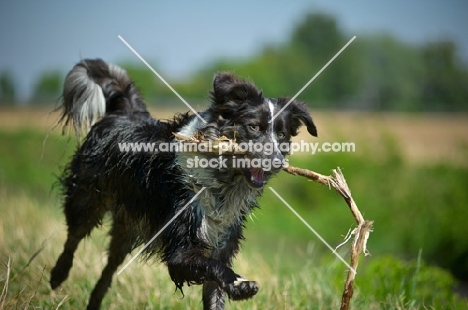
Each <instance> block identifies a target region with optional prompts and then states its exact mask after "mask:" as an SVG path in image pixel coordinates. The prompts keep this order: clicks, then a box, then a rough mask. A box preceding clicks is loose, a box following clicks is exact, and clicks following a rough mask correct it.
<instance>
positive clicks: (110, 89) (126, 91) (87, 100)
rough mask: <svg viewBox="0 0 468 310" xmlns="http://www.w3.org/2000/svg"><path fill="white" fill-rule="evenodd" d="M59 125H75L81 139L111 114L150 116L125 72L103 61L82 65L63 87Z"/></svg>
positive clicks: (73, 70)
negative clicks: (137, 113) (143, 113)
mask: <svg viewBox="0 0 468 310" xmlns="http://www.w3.org/2000/svg"><path fill="white" fill-rule="evenodd" d="M62 97H63V101H62V106H61V108H62V115H61V118H60V120H59V123H61V124H63V125H64V128H65V127H67V125H71V124H73V126H74V128H75V132H76V134H77V135H78V136H81V135H86V134H87V133H88V131H89V130H90V128H91V126H93V125H94V124H95V123H96V122H98V121H99V120H100V119H101V118H103V117H104V116H105V115H108V114H126V113H132V112H146V106H145V103H144V102H143V99H142V98H141V96H140V93H139V91H138V89H137V88H136V87H135V85H134V84H133V81H132V80H131V79H130V77H129V76H128V74H127V72H126V71H125V70H123V69H122V68H120V67H118V66H116V65H113V64H109V63H106V62H105V61H103V60H101V59H85V60H82V61H80V62H79V63H78V64H77V65H75V66H74V67H73V69H72V70H71V71H70V72H69V73H68V75H67V77H66V78H65V83H64V85H63V94H62Z"/></svg>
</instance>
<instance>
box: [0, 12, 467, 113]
mask: <svg viewBox="0 0 468 310" xmlns="http://www.w3.org/2000/svg"><path fill="white" fill-rule="evenodd" d="M350 39H351V36H350V35H349V34H347V33H345V32H344V31H343V30H342V29H341V28H340V25H339V24H338V22H337V20H336V19H335V17H333V16H331V15H328V14H323V13H310V14H307V15H305V16H304V18H303V19H302V20H300V21H299V23H298V24H297V26H296V27H295V28H294V29H293V31H292V32H291V34H290V36H289V37H288V39H287V40H286V41H285V42H283V43H278V44H266V45H265V46H263V48H262V49H261V51H260V52H258V53H256V54H255V55H253V56H251V57H250V58H247V59H235V58H234V59H233V58H219V59H215V60H213V61H211V62H209V63H207V64H204V65H203V66H201V67H200V68H199V69H198V70H196V71H195V73H194V74H192V75H191V76H190V77H189V78H187V79H184V81H177V80H176V81H171V82H170V83H171V85H172V86H173V87H174V88H175V89H176V90H177V91H178V92H179V93H180V94H181V95H182V96H184V97H186V98H189V99H200V100H205V99H206V98H207V97H208V95H209V94H208V90H209V89H210V87H211V81H212V78H213V76H214V74H215V72H218V71H231V72H234V73H236V74H238V75H239V76H241V77H243V78H247V79H250V80H252V81H254V82H255V84H256V85H257V86H258V87H259V88H261V89H263V91H264V93H265V94H266V95H268V96H271V97H278V96H283V97H292V96H294V95H295V94H296V93H297V92H298V91H299V90H300V89H301V88H302V87H303V86H304V85H305V84H306V83H307V82H308V81H309V80H310V79H311V78H312V77H313V76H314V75H315V74H316V73H317V72H318V71H319V70H320V69H321V68H322V67H323V66H324V65H325V64H326V63H327V62H328V61H329V60H330V59H331V58H332V57H333V56H334V55H335V54H336V53H337V52H338V51H339V50H340V49H341V48H342V47H343V46H344V45H345V44H346V43H347V42H348V41H349V40H350ZM121 65H122V66H123V67H124V68H125V69H127V71H128V73H129V74H130V76H131V77H132V78H133V79H134V80H135V81H136V84H137V85H138V86H139V87H140V90H141V92H142V93H143V95H144V96H145V98H146V99H147V101H148V102H149V103H151V102H153V101H156V100H158V104H160V103H159V102H161V100H162V102H164V101H165V100H164V99H170V100H173V99H174V95H173V94H172V93H171V91H170V90H169V89H167V87H166V86H165V85H164V84H162V83H161V82H160V81H159V80H158V79H157V77H156V76H154V75H153V73H152V72H151V71H149V70H148V69H147V68H146V67H144V66H142V65H140V64H135V62H133V63H122V64H121ZM63 78H64V74H63V73H61V72H60V71H49V72H44V74H42V75H41V76H40V77H39V79H38V81H37V83H36V85H35V88H34V92H33V95H32V98H31V101H32V102H50V101H51V100H52V102H55V101H56V99H57V98H58V96H59V94H60V89H61V86H62V83H63ZM13 81H14V80H13V77H12V75H11V74H10V73H8V72H3V73H2V74H0V102H14V100H15V95H16V93H15V84H14V82H13ZM467 84H468V66H467V64H466V63H465V62H464V61H462V59H461V58H460V57H459V55H458V50H457V45H456V44H455V43H454V42H453V41H450V40H439V41H433V42H426V43H424V44H411V43H406V42H402V41H401V40H398V39H397V38H395V37H393V36H392V35H389V34H374V35H358V37H357V39H356V40H355V41H354V42H353V43H352V44H351V45H350V46H349V47H348V48H347V49H346V50H344V51H343V52H342V53H341V54H340V55H339V56H338V57H337V58H336V59H335V60H334V61H333V62H332V63H331V64H330V65H329V66H328V67H327V68H326V69H325V70H324V71H323V72H322V73H321V74H320V75H319V76H318V77H317V78H316V79H315V80H314V81H313V83H312V84H311V85H310V86H309V87H307V88H306V89H305V90H304V91H303V92H302V93H301V94H300V96H299V97H298V99H299V100H302V101H305V102H306V103H307V104H308V105H309V106H310V107H311V108H331V109H359V110H382V111H444V112H455V111H468V102H467V101H468V87H467ZM168 101H169V100H168Z"/></svg>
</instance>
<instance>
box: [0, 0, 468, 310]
mask: <svg viewBox="0 0 468 310" xmlns="http://www.w3.org/2000/svg"><path fill="white" fill-rule="evenodd" d="M467 12H468V2H466V1H463V0H452V1H449V2H444V1H441V0H435V1H423V0H415V1H411V2H408V1H401V0H396V1H391V2H385V3H377V2H375V1H370V0H362V1H353V2H351V3H350V2H346V3H343V2H342V1H336V0H329V1H325V0H318V1H289V2H285V1H256V2H249V1H231V2H228V3H221V2H219V1H203V2H170V1H158V2H157V3H156V2H153V1H138V2H133V3H129V2H123V1H101V2H94V1H88V0H86V1H80V2H55V1H21V2H11V3H6V2H2V3H1V4H0V42H1V44H0V195H1V196H0V209H1V210H2V212H1V213H2V216H0V223H1V226H0V288H1V287H3V293H2V294H1V295H0V308H2V307H5V308H14V307H23V306H24V307H29V306H34V307H37V306H42V307H46V308H50V307H54V308H56V307H62V308H65V309H73V308H76V307H78V308H81V307H83V306H84V304H85V302H86V299H87V298H88V297H87V296H88V295H89V289H90V287H91V286H92V285H93V284H94V281H95V280H94V279H95V278H96V277H97V275H98V274H99V272H100V270H101V269H102V266H103V264H104V263H105V255H104V251H105V247H106V245H107V243H106V239H105V232H102V233H97V234H93V238H92V239H91V240H92V241H86V242H87V243H86V244H85V245H82V246H81V247H80V251H81V252H79V253H77V261H78V263H76V264H75V265H76V266H75V268H77V269H78V270H79V271H75V272H76V273H74V272H73V270H72V275H71V279H73V280H72V281H69V282H71V283H67V284H64V286H63V287H62V289H61V290H60V291H59V292H51V291H50V289H49V287H48V284H47V281H48V277H49V272H50V269H51V267H52V264H53V263H54V262H55V259H56V258H57V256H58V254H59V253H60V250H61V247H62V244H63V240H64V238H65V232H66V227H65V225H64V218H63V215H62V214H61V209H60V203H61V198H60V188H59V187H58V186H55V185H56V183H57V177H58V176H59V175H60V171H61V169H62V168H63V166H64V165H65V164H66V163H67V161H68V160H69V158H70V156H71V154H72V153H73V151H74V149H75V147H76V143H75V141H74V140H73V137H72V136H71V135H65V136H62V135H61V129H60V128H56V127H54V126H55V124H56V121H57V119H58V115H57V113H56V112H54V108H55V107H56V106H57V104H58V103H59V97H60V93H61V88H62V83H63V80H64V77H65V75H66V73H67V72H68V70H70V69H71V68H72V67H73V65H74V64H76V63H77V62H78V61H79V60H80V59H83V58H102V59H104V60H106V61H108V62H113V63H116V64H118V65H120V66H122V67H123V68H125V69H126V70H127V72H128V73H129V74H130V76H131V77H132V78H133V79H134V81H135V83H136V85H137V86H138V87H139V88H140V90H141V92H142V94H143V95H144V98H145V99H146V102H147V104H148V106H149V108H150V110H151V112H152V114H153V116H154V117H157V118H169V117H170V116H171V115H172V114H174V113H175V112H185V111H187V110H188V108H187V107H186V106H185V105H184V104H183V103H182V102H181V101H180V100H178V98H177V97H176V96H175V95H174V94H173V93H172V92H171V91H170V90H169V89H168V88H167V87H166V86H165V85H164V84H163V83H162V82H161V81H160V80H159V79H158V78H157V77H156V76H155V75H154V74H153V73H152V72H151V71H150V70H149V69H148V68H147V67H146V66H145V65H144V64H143V63H142V62H141V61H140V60H139V59H138V58H137V57H136V56H135V55H134V54H133V53H132V52H131V51H130V50H129V49H128V48H127V47H126V46H125V45H124V44H123V43H122V41H121V40H119V38H118V35H121V36H122V37H123V38H124V39H125V40H126V41H127V42H128V43H129V44H130V45H132V46H133V48H135V50H136V51H137V52H138V53H139V54H140V55H141V56H142V57H143V58H145V59H146V61H148V62H149V63H150V64H151V65H152V67H153V68H155V69H156V71H158V72H159V73H160V74H161V75H162V76H163V77H164V78H165V79H166V80H167V81H168V82H169V83H170V84H171V85H172V86H173V88H174V89H176V90H177V91H178V92H179V93H180V94H181V95H182V96H183V97H184V98H185V99H186V100H187V101H188V102H189V103H190V104H191V105H192V106H193V107H194V108H195V109H196V110H203V109H205V108H206V107H207V106H208V104H209V102H208V100H207V98H208V95H209V90H210V87H211V83H212V79H213V76H214V74H215V73H216V72H218V71H220V70H225V71H231V72H234V73H236V74H237V75H239V76H241V77H243V78H245V79H248V80H251V81H253V82H254V83H255V84H256V85H257V86H258V87H259V88H261V89H262V90H263V92H264V94H265V95H266V96H268V97H278V96H281V97H292V96H294V95H295V94H296V93H297V92H298V91H299V90H300V89H301V88H302V87H303V86H304V85H305V84H306V83H307V82H308V81H309V80H310V79H311V78H312V77H313V76H314V75H315V74H316V73H317V72H318V71H319V70H320V69H321V68H322V67H323V66H324V65H325V64H326V63H327V62H328V61H329V60H330V59H331V58H332V57H333V56H334V55H335V54H336V53H337V52H338V51H339V50H340V49H341V48H342V47H343V46H344V45H345V44H346V43H347V42H348V41H349V40H350V39H351V38H352V37H353V36H356V37H357V38H356V39H355V40H354V41H353V42H352V43H351V44H350V45H349V46H348V48H347V49H345V50H344V51H343V52H342V53H341V54H340V55H339V57H337V59H336V60H335V61H333V62H332V63H331V64H330V65H329V66H328V67H327V68H326V69H325V70H324V71H323V72H322V73H321V74H320V75H319V76H318V77H317V79H316V80H314V81H313V82H312V84H311V85H310V86H309V87H308V88H306V89H305V90H304V91H303V92H302V93H301V94H300V96H299V97H298V99H299V100H301V101H304V102H306V103H307V105H308V107H309V109H310V111H311V113H312V115H313V117H314V121H315V123H316V124H317V127H318V130H319V139H318V140H317V139H312V138H311V137H308V136H307V135H306V133H301V134H300V135H299V137H297V139H303V140H307V141H308V142H332V143H333V142H354V143H355V145H356V152H353V153H319V154H315V155H310V154H297V155H293V156H291V157H290V163H291V164H292V165H294V166H299V167H303V168H307V169H311V170H314V171H317V172H320V173H323V174H329V173H330V172H331V169H334V168H336V167H337V166H339V167H341V168H342V169H343V172H344V174H345V176H346V178H347V180H348V184H349V185H350V188H351V190H352V191H353V195H354V198H355V200H356V202H357V204H358V206H359V207H360V209H361V211H362V213H363V214H364V217H365V218H366V219H369V220H374V221H375V224H374V226H375V227H374V232H373V233H372V234H371V236H370V239H369V242H368V250H369V251H370V253H371V256H367V257H366V258H364V259H362V262H361V265H360V267H359V269H358V275H357V277H356V294H355V295H356V296H355V298H354V300H353V303H354V306H355V307H357V308H366V309H381V308H389V309H390V308H392V309H393V308H399V309H419V308H421V307H427V308H431V307H433V308H436V309H441V308H444V309H465V308H466V307H467V305H468V302H467V299H466V298H467V296H468V238H467V235H468V230H467V223H468V210H467V208H466V205H467V204H468V190H467V188H468V114H467V112H468V35H467V32H466V30H467V29H468V19H467V18H466V14H467ZM271 186H272V187H273V188H275V189H276V190H277V191H278V193H279V194H280V195H282V196H283V197H284V198H285V200H286V201H288V202H289V204H290V205H291V206H292V207H294V208H295V209H296V210H297V211H298V212H299V213H300V214H301V215H302V216H303V217H304V218H305V219H306V220H307V221H308V222H309V224H310V225H311V226H312V227H314V228H315V229H316V230H317V231H318V232H319V233H320V234H322V236H323V237H324V238H325V239H326V240H327V241H328V242H329V243H330V244H331V245H332V246H336V245H338V244H340V243H341V242H342V241H343V237H344V235H346V233H347V232H348V230H349V229H352V228H353V227H354V225H355V223H354V221H353V219H352V217H351V214H350V213H349V211H348V209H347V206H346V205H345V203H344V202H343V201H342V199H341V198H340V197H339V196H338V195H336V194H335V193H334V192H333V191H330V190H328V189H327V188H325V187H320V186H319V185H317V184H314V183H311V182H307V181H306V180H305V179H301V178H299V177H293V176H290V175H286V174H282V173H281V174H280V175H279V176H277V177H276V178H275V179H274V180H273V182H272V183H271ZM261 206H262V208H261V209H260V210H256V211H255V212H254V216H252V217H251V218H250V219H249V222H248V225H247V226H248V227H247V230H246V237H247V241H246V242H245V245H244V249H243V252H242V253H241V254H240V256H239V259H238V260H237V262H236V266H237V268H239V269H240V270H242V272H243V274H245V275H246V276H247V277H248V278H255V280H258V281H259V282H260V285H261V286H262V287H263V289H262V290H261V291H260V292H259V296H257V297H255V298H254V299H253V300H251V301H249V302H246V303H242V304H236V303H233V304H231V305H230V307H232V308H238V309H246V308H252V309H257V308H258V309H277V308H278V309H305V308H307V309H329V308H336V307H337V306H338V305H339V302H340V296H341V291H342V287H343V283H344V279H345V271H346V267H345V266H344V265H342V263H341V262H339V261H338V260H337V259H336V258H335V256H334V255H333V254H332V253H330V252H329V251H328V249H327V248H326V247H325V246H324V245H323V244H322V243H321V242H320V241H318V240H317V239H316V238H315V236H314V235H313V234H312V233H311V232H310V231H309V230H308V229H307V228H306V227H305V226H303V225H302V223H301V222H300V221H299V220H298V219H297V218H295V217H294V215H293V214H291V213H290V211H289V210H288V209H287V208H286V207H285V206H284V205H283V204H282V202H281V201H279V200H278V199H277V198H276V197H275V196H274V195H273V194H272V193H271V192H270V191H269V190H266V191H265V193H264V196H263V197H262V199H261ZM104 226H105V227H106V228H107V227H108V223H104ZM104 231H105V230H104ZM94 247H95V248H94ZM348 249H349V245H344V246H343V247H342V248H340V250H339V253H340V254H342V255H343V256H344V257H345V258H348V256H349V251H348ZM101 253H102V254H101ZM133 268H134V269H133V271H132V272H131V274H128V275H123V277H120V276H119V278H118V279H116V280H115V282H116V283H115V285H114V289H113V290H112V291H111V292H110V293H109V296H108V297H107V298H106V301H105V303H106V305H105V306H106V308H110V309H117V308H119V307H122V309H128V308H133V307H136V308H146V309H159V308H178V307H180V308H185V307H194V308H198V307H199V306H200V304H199V300H200V295H199V291H196V289H194V288H190V289H187V290H186V291H188V295H187V296H188V297H187V298H185V299H180V298H175V297H174V296H173V286H171V283H170V279H169V277H168V276H167V275H166V272H165V270H164V267H163V266H157V265H156V266H154V265H152V266H147V265H145V264H144V265H143V267H141V266H138V267H136V266H135V267H133ZM140 268H142V269H140ZM359 271H361V272H359ZM242 272H241V273H242ZM155 283H156V284H155ZM0 291H2V290H0ZM186 293H187V292H186ZM116 300H118V301H119V303H117V302H116Z"/></svg>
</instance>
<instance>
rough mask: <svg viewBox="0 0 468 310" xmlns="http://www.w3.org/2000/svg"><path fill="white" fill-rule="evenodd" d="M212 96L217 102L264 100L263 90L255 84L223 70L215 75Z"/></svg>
mask: <svg viewBox="0 0 468 310" xmlns="http://www.w3.org/2000/svg"><path fill="white" fill-rule="evenodd" d="M211 98H212V100H213V102H214V103H215V104H224V103H227V102H229V101H245V100H252V101H254V102H259V103H261V102H263V96H262V92H261V91H260V90H258V89H257V87H255V85H253V84H252V83H247V82H244V81H242V80H240V79H239V78H237V77H236V76H235V75H233V74H230V73H227V72H221V73H218V74H217V75H216V76H215V78H214V81H213V91H212V92H211Z"/></svg>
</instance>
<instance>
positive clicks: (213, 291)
mask: <svg viewBox="0 0 468 310" xmlns="http://www.w3.org/2000/svg"><path fill="white" fill-rule="evenodd" d="M225 295H226V293H225V292H224V291H223V290H222V289H221V287H219V285H218V283H216V282H215V281H205V282H203V309H205V310H223V309H224V300H225Z"/></svg>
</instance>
